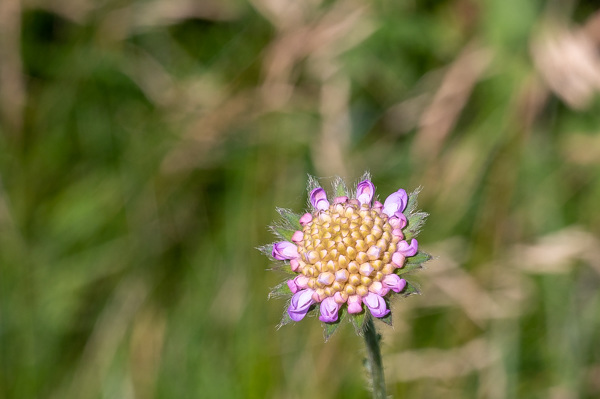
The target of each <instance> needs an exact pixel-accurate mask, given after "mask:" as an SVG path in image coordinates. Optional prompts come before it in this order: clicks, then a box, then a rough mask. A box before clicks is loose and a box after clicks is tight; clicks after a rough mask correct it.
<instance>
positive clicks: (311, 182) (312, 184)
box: [306, 175, 321, 204]
mask: <svg viewBox="0 0 600 399" xmlns="http://www.w3.org/2000/svg"><path fill="white" fill-rule="evenodd" d="M317 187H321V184H320V183H319V181H318V180H317V178H316V177H314V176H312V175H308V183H307V184H306V190H307V191H308V193H309V194H310V192H311V191H312V190H314V189H315V188H317ZM308 203H309V204H310V195H309V198H308Z"/></svg>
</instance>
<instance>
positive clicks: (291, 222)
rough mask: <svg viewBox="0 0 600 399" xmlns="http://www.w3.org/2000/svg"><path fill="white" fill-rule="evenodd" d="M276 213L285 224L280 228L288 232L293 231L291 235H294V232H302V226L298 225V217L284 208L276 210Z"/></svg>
mask: <svg viewBox="0 0 600 399" xmlns="http://www.w3.org/2000/svg"><path fill="white" fill-rule="evenodd" d="M277 212H278V213H279V214H280V215H281V217H283V219H284V220H285V221H286V222H287V223H286V225H284V226H282V227H285V228H288V229H290V230H292V229H293V231H292V234H294V231H296V230H302V226H301V225H300V215H298V214H297V213H295V212H292V211H291V210H289V209H285V208H277Z"/></svg>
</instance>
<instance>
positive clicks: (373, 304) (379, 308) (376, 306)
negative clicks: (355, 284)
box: [363, 292, 390, 317]
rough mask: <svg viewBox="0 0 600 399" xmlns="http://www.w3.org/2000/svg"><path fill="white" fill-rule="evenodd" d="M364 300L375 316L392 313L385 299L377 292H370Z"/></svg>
mask: <svg viewBox="0 0 600 399" xmlns="http://www.w3.org/2000/svg"><path fill="white" fill-rule="evenodd" d="M363 302H364V303H365V305H367V307H368V308H369V310H370V311H371V314H372V315H373V316H375V317H383V316H385V315H387V314H388V313H390V310H389V309H388V308H387V305H386V304H385V300H384V299H383V298H382V297H381V296H379V295H377V294H374V293H372V292H369V293H368V294H367V295H365V297H364V298H363Z"/></svg>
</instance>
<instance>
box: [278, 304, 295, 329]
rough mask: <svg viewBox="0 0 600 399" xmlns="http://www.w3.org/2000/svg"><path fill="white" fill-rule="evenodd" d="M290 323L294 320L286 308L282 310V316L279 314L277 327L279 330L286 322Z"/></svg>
mask: <svg viewBox="0 0 600 399" xmlns="http://www.w3.org/2000/svg"><path fill="white" fill-rule="evenodd" d="M290 323H294V320H292V318H291V317H290V315H289V314H288V312H287V309H286V310H284V311H283V316H281V321H280V322H279V324H277V329H278V330H279V329H280V328H281V327H283V326H285V325H286V324H290Z"/></svg>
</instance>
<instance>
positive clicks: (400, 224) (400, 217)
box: [389, 211, 408, 229]
mask: <svg viewBox="0 0 600 399" xmlns="http://www.w3.org/2000/svg"><path fill="white" fill-rule="evenodd" d="M407 223H408V221H407V220H406V216H404V214H403V213H402V212H400V211H398V212H396V213H394V216H392V217H391V218H390V220H389V224H390V225H391V226H392V227H393V228H394V229H403V228H405V227H406V224H407Z"/></svg>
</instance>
